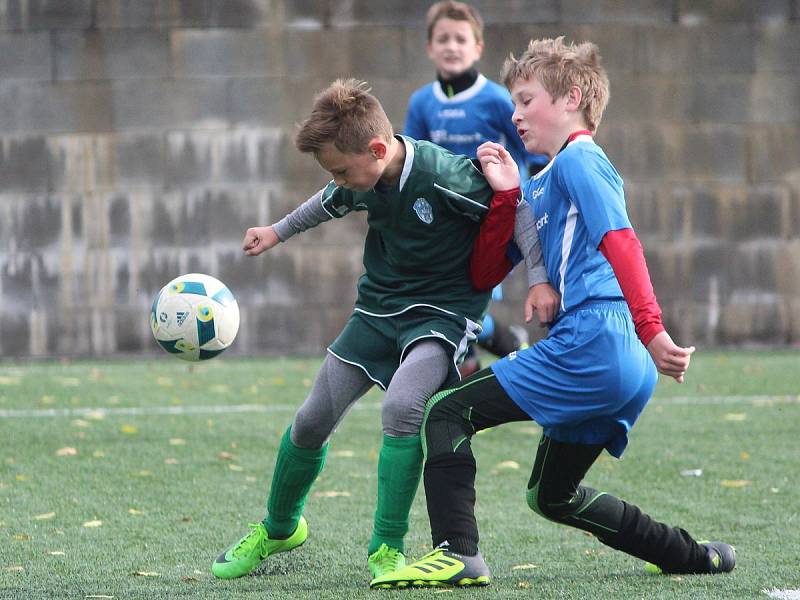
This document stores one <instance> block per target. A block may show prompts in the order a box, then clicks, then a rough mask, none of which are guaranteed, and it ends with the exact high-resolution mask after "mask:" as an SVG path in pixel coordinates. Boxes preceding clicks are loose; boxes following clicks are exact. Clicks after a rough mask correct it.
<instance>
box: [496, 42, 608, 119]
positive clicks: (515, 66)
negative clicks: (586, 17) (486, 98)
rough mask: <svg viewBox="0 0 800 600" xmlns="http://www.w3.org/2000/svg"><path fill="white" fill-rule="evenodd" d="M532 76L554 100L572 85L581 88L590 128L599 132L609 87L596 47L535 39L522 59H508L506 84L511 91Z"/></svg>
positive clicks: (583, 105)
mask: <svg viewBox="0 0 800 600" xmlns="http://www.w3.org/2000/svg"><path fill="white" fill-rule="evenodd" d="M531 77H536V79H538V80H539V82H540V83H541V84H542V87H544V89H546V90H547V92H548V93H549V94H550V95H551V96H552V97H553V98H554V99H555V98H561V97H563V96H564V95H565V94H566V93H567V92H569V89H570V88H571V87H572V86H577V87H579V88H580V90H581V92H582V93H583V97H582V98H581V109H582V110H583V116H584V119H585V120H586V125H587V126H588V127H589V130H591V131H593V132H594V131H597V127H598V126H599V125H600V120H601V119H602V118H603V112H604V111H605V109H606V105H607V104H608V97H609V84H608V75H607V74H606V70H605V67H603V65H602V64H601V58H600V51H599V50H598V48H597V46H596V45H595V44H592V43H591V42H583V43H581V44H577V45H576V44H574V43H569V44H566V43H564V37H563V36H561V37H557V38H555V39H552V38H546V39H539V40H531V42H530V44H529V45H528V49H527V50H526V51H525V52H523V54H522V56H520V57H519V59H517V58H515V57H514V55H513V54H510V55H509V56H508V58H507V59H506V61H505V64H504V65H503V83H505V85H506V87H507V88H509V89H511V86H512V85H514V83H516V82H517V80H519V79H530V78H531Z"/></svg>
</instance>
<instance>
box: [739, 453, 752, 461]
mask: <svg viewBox="0 0 800 600" xmlns="http://www.w3.org/2000/svg"><path fill="white" fill-rule="evenodd" d="M739 458H740V459H741V460H750V453H749V452H740V453H739Z"/></svg>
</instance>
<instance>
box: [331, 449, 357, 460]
mask: <svg viewBox="0 0 800 600" xmlns="http://www.w3.org/2000/svg"><path fill="white" fill-rule="evenodd" d="M355 455H356V453H355V452H353V451H352V450H336V451H335V452H331V456H341V457H343V458H352V457H353V456H355Z"/></svg>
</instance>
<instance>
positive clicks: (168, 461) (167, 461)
mask: <svg viewBox="0 0 800 600" xmlns="http://www.w3.org/2000/svg"><path fill="white" fill-rule="evenodd" d="M164 464H165V465H179V464H180V463H179V462H178V459H177V458H165V459H164Z"/></svg>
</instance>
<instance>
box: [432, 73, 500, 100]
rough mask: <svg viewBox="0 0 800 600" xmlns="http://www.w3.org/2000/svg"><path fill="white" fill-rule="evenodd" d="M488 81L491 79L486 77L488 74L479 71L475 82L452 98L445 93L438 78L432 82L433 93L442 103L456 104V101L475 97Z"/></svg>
mask: <svg viewBox="0 0 800 600" xmlns="http://www.w3.org/2000/svg"><path fill="white" fill-rule="evenodd" d="M487 81H489V80H488V79H486V76H485V75H484V74H483V73H478V78H477V79H476V80H475V83H473V84H472V85H471V86H469V87H468V88H467V89H465V90H464V91H463V92H458V93H457V94H455V95H454V96H452V97H451V98H448V97H447V94H445V93H444V90H443V89H442V84H441V83H439V81H438V80H437V81H434V82H433V84H432V85H433V95H434V96H435V97H436V99H437V100H438V101H439V102H442V103H445V104H454V103H456V102H466V101H467V100H469V99H470V98H474V97H475V96H476V95H477V94H478V92H480V91H481V90H482V89H483V86H485V85H486V82H487Z"/></svg>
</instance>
